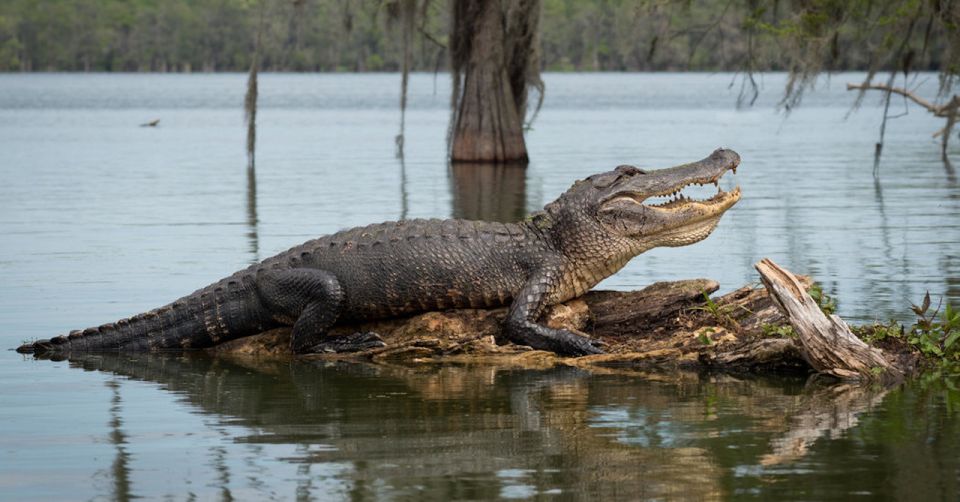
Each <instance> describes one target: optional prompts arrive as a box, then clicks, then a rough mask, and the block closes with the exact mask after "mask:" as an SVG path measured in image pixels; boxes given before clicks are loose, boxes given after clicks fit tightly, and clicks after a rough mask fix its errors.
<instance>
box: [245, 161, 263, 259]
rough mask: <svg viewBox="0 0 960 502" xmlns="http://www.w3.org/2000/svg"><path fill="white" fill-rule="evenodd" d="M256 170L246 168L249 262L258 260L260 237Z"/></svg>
mask: <svg viewBox="0 0 960 502" xmlns="http://www.w3.org/2000/svg"><path fill="white" fill-rule="evenodd" d="M259 222H260V220H259V218H258V217H257V172H256V171H255V170H254V169H253V168H252V167H248V168H247V240H249V242H250V262H251V263H256V262H258V261H260V239H259V235H258V232H257V226H258V225H259Z"/></svg>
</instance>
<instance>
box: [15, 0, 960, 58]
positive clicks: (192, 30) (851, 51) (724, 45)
mask: <svg viewBox="0 0 960 502" xmlns="http://www.w3.org/2000/svg"><path fill="white" fill-rule="evenodd" d="M851 1H852V2H853V3H856V2H857V1H858V0H851ZM919 1H920V0H918V1H917V2H910V1H906V2H902V1H898V2H894V3H896V4H898V6H897V8H895V9H890V10H889V11H888V12H887V13H885V14H883V15H879V16H877V17H876V19H875V21H874V22H871V23H857V22H846V21H851V20H850V19H846V20H844V19H831V10H830V9H829V5H828V6H827V7H828V8H826V9H818V10H817V12H818V14H817V15H816V16H801V17H797V16H795V15H793V14H795V13H796V12H797V9H796V5H793V4H795V3H797V2H791V1H780V2H777V1H774V2H769V1H764V2H759V1H751V0H738V1H725V2H724V1H702V0H684V1H679V0H673V1H670V0H641V1H628V0H543V1H542V6H541V16H540V20H539V23H540V30H539V36H540V40H539V42H540V43H539V44H536V47H538V50H540V51H541V53H540V54H539V56H540V66H541V68H542V69H544V70H548V71H572V70H577V71H662V70H707V71H723V70H729V71H744V70H748V71H757V70H790V69H791V68H790V62H789V59H790V58H787V57H785V56H784V54H785V52H788V51H796V50H804V49H803V47H802V45H801V46H798V45H797V44H792V43H791V41H790V39H791V36H792V35H793V34H794V33H798V34H802V35H804V37H806V38H805V40H808V41H809V40H813V41H815V42H816V44H815V45H817V47H812V48H810V49H815V50H817V51H819V52H826V53H827V54H828V56H829V57H827V58H826V61H825V62H824V64H825V66H826V68H823V69H829V70H865V69H869V68H870V67H871V65H874V68H875V64H876V62H875V61H871V60H870V57H871V54H873V53H875V51H876V49H877V48H878V47H883V45H884V44H887V43H890V30H889V29H886V30H885V29H884V28H890V27H891V26H890V25H892V24H896V23H897V22H898V21H899V20H900V18H902V17H903V16H906V15H909V12H907V11H904V9H907V10H909V9H910V8H911V6H912V4H914V3H917V4H918V5H919ZM801 3H802V2H801ZM820 3H831V2H820ZM833 3H837V4H838V5H837V8H836V9H835V11H836V16H851V15H859V14H857V9H854V8H851V4H850V2H846V1H844V2H833ZM861 3H864V2H861ZM884 3H885V2H882V1H880V2H876V1H871V2H865V3H864V5H865V6H866V8H873V5H874V4H884ZM396 8H397V3H396V2H390V1H378V0H361V1H358V0H2V1H0V71H155V72H168V71H177V72H188V71H244V70H246V69H248V68H249V67H250V64H251V58H252V55H253V48H254V44H255V38H256V34H257V31H258V27H262V30H263V31H262V45H261V48H260V54H261V58H262V60H261V64H260V68H261V69H263V70H268V71H325V72H329V71H349V72H352V71H397V70H399V69H400V67H401V64H402V59H403V44H402V38H401V37H402V33H401V31H402V30H401V29H400V28H399V27H398V26H395V24H396V23H393V22H391V19H395V18H396V16H395V13H393V14H392V13H391V12H390V10H391V9H396ZM418 8H419V9H421V10H422V11H421V12H420V13H418V15H417V17H416V19H417V21H416V27H415V29H416V31H417V32H418V35H419V36H415V37H414V45H415V50H413V60H412V69H413V70H419V71H434V70H445V69H447V67H448V65H449V58H448V57H447V55H446V52H445V51H446V43H447V38H448V33H449V25H450V11H451V9H450V8H449V5H448V4H447V2H445V1H442V0H437V1H434V2H425V3H422V4H420V6H419V7H418ZM818 16H819V17H818ZM920 22H921V23H922V22H923V21H922V20H921V21H920ZM837 27H839V29H837ZM920 28H921V29H917V30H916V31H915V32H914V35H913V36H914V37H917V38H918V41H917V44H918V45H919V44H920V43H922V44H924V45H926V47H925V49H926V53H927V55H928V57H925V58H922V61H919V60H918V61H916V62H915V63H914V64H913V65H912V68H910V69H911V70H926V69H929V70H942V69H943V64H944V63H947V64H949V62H947V61H944V60H943V56H942V55H943V54H945V53H949V52H951V51H950V50H949V48H948V47H937V46H936V45H937V44H941V45H942V44H945V43H948V42H946V40H948V38H945V37H930V36H929V33H927V34H926V37H927V40H919V39H920V38H923V37H924V36H925V34H924V31H923V29H922V26H921V27H920ZM954 28H955V27H954ZM871 30H875V33H874V32H872V31H871ZM820 31H822V33H823V36H822V37H819V39H818V36H817V34H818V32H820ZM894 31H896V30H894ZM811 35H812V36H811ZM794 56H796V54H794ZM801 58H802V56H801ZM793 59H796V58H795V57H794V58H793ZM918 59H920V58H918ZM904 63H905V64H906V66H911V64H910V62H898V65H902V64H904Z"/></svg>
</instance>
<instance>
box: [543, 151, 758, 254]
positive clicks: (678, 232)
mask: <svg viewBox="0 0 960 502" xmlns="http://www.w3.org/2000/svg"><path fill="white" fill-rule="evenodd" d="M739 163H740V156H739V155H737V153H736V152H734V151H733V150H723V149H719V150H716V151H714V152H713V153H712V154H710V156H709V157H707V158H705V159H703V160H700V161H697V162H693V163H690V164H684V165H680V166H676V167H671V168H669V169H659V170H656V171H644V170H642V169H638V168H636V167H633V166H620V167H618V168H616V169H615V170H613V171H609V172H606V173H601V174H595V175H593V176H591V177H589V178H587V179H586V180H583V181H578V182H577V183H576V184H574V185H573V187H571V188H570V190H568V191H567V192H566V193H565V194H563V195H562V196H561V197H560V198H559V199H557V200H556V201H554V202H552V203H550V204H549V205H547V207H546V208H545V209H546V211H547V213H549V214H550V215H551V219H552V220H554V221H555V222H556V223H557V224H558V227H560V228H562V227H564V226H567V225H564V224H563V223H561V222H564V221H567V222H571V220H574V221H576V223H575V226H581V227H582V226H584V224H588V225H587V226H590V227H593V228H595V229H598V230H599V231H601V232H603V233H605V234H607V236H609V237H613V238H614V239H615V240H616V241H617V242H628V243H630V245H631V247H632V248H633V252H634V253H640V252H643V251H646V250H647V249H650V248H653V247H657V246H685V245H688V244H693V243H694V242H697V241H700V240H703V239H705V238H706V237H707V236H708V235H710V233H711V232H712V231H713V229H714V228H716V226H717V223H718V222H719V221H720V217H721V216H723V213H724V212H726V210H727V209H730V208H731V207H733V205H734V204H736V203H737V201H739V200H740V187H737V188H735V189H733V190H732V191H729V192H725V191H723V190H721V189H720V188H719V183H718V182H719V180H720V177H722V176H723V175H724V174H725V173H726V172H727V171H736V169H737V165H738V164H739ZM692 185H700V186H704V185H716V186H717V193H716V194H715V195H712V196H710V195H706V196H701V198H693V197H691V196H689V195H686V194H684V193H683V191H684V189H685V188H687V187H691V186H692ZM698 191H700V192H702V191H703V190H702V189H700V190H698Z"/></svg>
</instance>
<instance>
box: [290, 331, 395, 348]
mask: <svg viewBox="0 0 960 502" xmlns="http://www.w3.org/2000/svg"><path fill="white" fill-rule="evenodd" d="M386 346H387V344H386V343H385V342H384V341H383V339H382V338H380V335H378V334H376V333H373V332H368V333H354V334H352V335H345V336H334V337H330V338H327V339H326V340H324V341H322V342H320V343H318V344H316V345H314V346H313V347H311V349H310V350H309V352H313V353H323V352H327V353H330V352H360V351H364V350H370V349H378V348H380V347H386Z"/></svg>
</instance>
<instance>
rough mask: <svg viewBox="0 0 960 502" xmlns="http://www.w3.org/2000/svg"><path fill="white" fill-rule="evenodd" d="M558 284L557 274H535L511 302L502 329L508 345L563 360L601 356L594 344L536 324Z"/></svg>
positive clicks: (553, 269)
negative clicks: (562, 358) (525, 347)
mask: <svg viewBox="0 0 960 502" xmlns="http://www.w3.org/2000/svg"><path fill="white" fill-rule="evenodd" d="M558 284H559V272H558V271H557V269H555V268H546V269H543V270H541V271H539V272H537V273H535V274H534V275H533V276H532V277H531V278H530V279H528V280H527V284H526V285H525V286H524V287H523V290H521V291H520V293H519V294H518V295H517V296H516V298H514V300H513V304H512V305H511V306H510V313H509V314H507V319H506V320H505V321H504V322H505V324H504V329H505V331H506V333H507V336H508V338H509V339H510V341H512V342H514V343H519V344H521V345H529V346H530V347H533V348H535V349H541V350H549V351H552V352H556V353H557V354H560V355H563V356H583V355H587V354H602V353H603V351H602V350H600V349H599V348H598V347H597V344H598V343H599V342H598V341H597V340H591V339H590V338H587V337H585V336H581V335H578V334H576V333H574V332H572V331H569V330H565V329H553V328H548V327H546V326H543V325H541V324H537V321H539V320H540V316H541V315H542V314H543V311H544V310H546V308H547V307H548V306H549V305H548V303H547V298H548V296H549V294H550V292H551V291H552V290H553V289H554V288H556V287H557V286H558Z"/></svg>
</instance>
